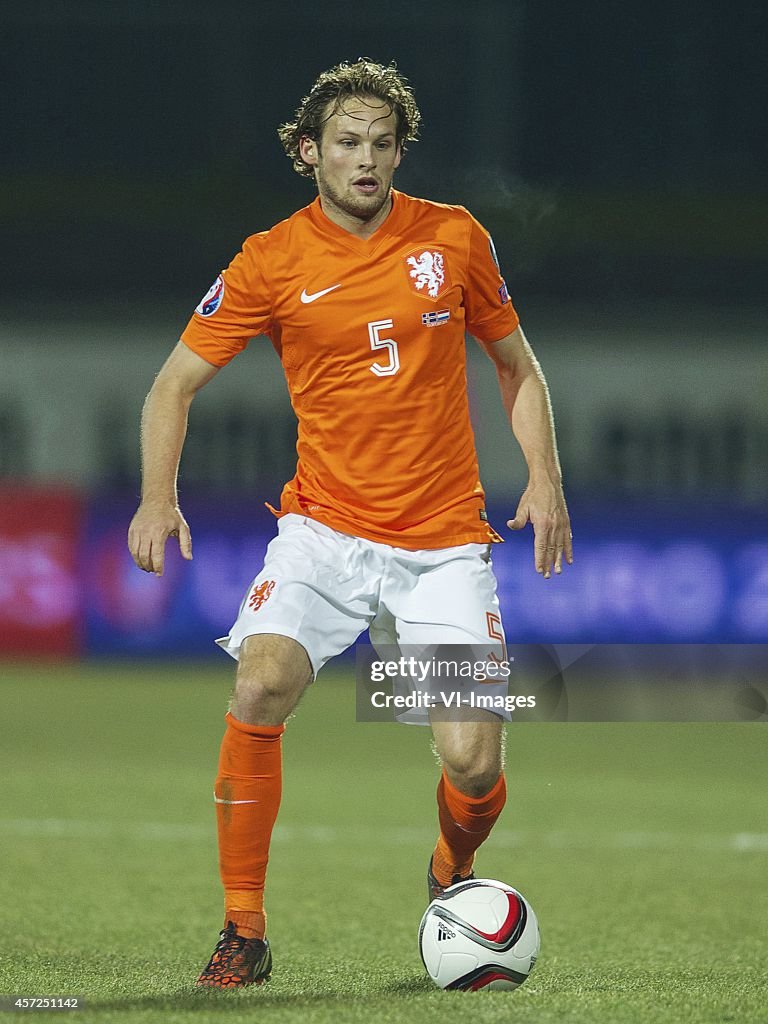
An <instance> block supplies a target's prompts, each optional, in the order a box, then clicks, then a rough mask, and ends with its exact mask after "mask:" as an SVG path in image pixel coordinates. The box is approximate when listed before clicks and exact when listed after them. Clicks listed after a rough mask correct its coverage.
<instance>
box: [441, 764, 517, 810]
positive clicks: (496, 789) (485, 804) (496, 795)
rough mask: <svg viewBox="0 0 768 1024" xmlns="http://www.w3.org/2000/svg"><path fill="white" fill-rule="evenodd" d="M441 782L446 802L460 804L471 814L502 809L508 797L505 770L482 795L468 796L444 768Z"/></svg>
mask: <svg viewBox="0 0 768 1024" xmlns="http://www.w3.org/2000/svg"><path fill="white" fill-rule="evenodd" d="M441 782H442V784H443V787H444V790H443V792H444V794H445V799H446V802H447V803H448V804H453V805H454V806H455V805H456V804H458V805H459V806H460V807H462V808H465V809H466V810H467V811H468V812H469V813H470V814H483V813H487V812H489V811H492V810H496V809H497V808H498V810H499V811H500V810H501V808H502V807H503V806H504V803H505V801H506V798H507V782H506V779H505V778H504V772H501V773H500V774H499V777H498V779H497V780H496V782H495V783H494V784H493V786H492V787H491V789H489V790H488V792H487V793H483V795H482V796H467V794H466V793H462V792H461V790H460V789H457V788H456V787H455V786H454V784H453V783H452V782H451V780H450V779H449V778H448V776H447V775H446V774H445V769H443V777H442V779H441Z"/></svg>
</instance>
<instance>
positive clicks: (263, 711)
mask: <svg viewBox="0 0 768 1024" xmlns="http://www.w3.org/2000/svg"><path fill="white" fill-rule="evenodd" d="M311 681H312V670H311V667H310V664H309V659H308V658H307V656H306V652H304V650H303V648H301V647H300V645H299V644H297V643H296V642H295V641H293V640H289V639H288V638H287V637H271V636H270V637H248V638H247V640H246V641H245V642H244V644H243V648H242V650H241V654H240V661H239V663H238V670H237V677H236V679H235V693H234V697H233V700H232V710H233V713H234V714H235V717H241V718H242V720H243V721H251V722H254V723H256V722H259V721H261V720H264V721H267V720H269V719H273V718H276V717H277V718H284V717H287V716H288V715H289V714H290V713H291V711H292V710H293V708H294V706H295V704H296V702H297V701H298V699H299V698H300V697H301V694H302V693H303V691H304V689H305V688H306V687H307V686H308V684H309V683H310V682H311ZM236 709H238V710H239V711H240V714H237V713H236Z"/></svg>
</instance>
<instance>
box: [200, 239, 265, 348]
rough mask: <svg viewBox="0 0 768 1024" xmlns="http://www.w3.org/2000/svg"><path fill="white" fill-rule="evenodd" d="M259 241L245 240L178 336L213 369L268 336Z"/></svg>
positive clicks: (263, 276) (263, 275)
mask: <svg viewBox="0 0 768 1024" xmlns="http://www.w3.org/2000/svg"><path fill="white" fill-rule="evenodd" d="M259 237H260V236H259V235H252V236H251V237H250V238H247V239H246V241H245V244H244V245H243V248H242V249H241V251H240V252H239V253H238V254H237V256H235V258H234V259H233V260H232V262H231V263H230V264H229V266H228V267H227V269H226V270H224V271H222V273H221V274H219V276H218V277H217V278H216V280H215V281H214V282H213V284H212V285H211V287H210V288H209V289H208V291H207V292H206V294H205V295H204V296H203V298H202V299H201V300H200V304H199V305H198V306H197V307H196V308H195V312H194V313H193V314H192V319H191V320H190V321H189V323H188V324H187V326H186V327H185V329H184V331H183V333H182V335H181V340H182V341H183V342H184V344H185V345H187V346H188V347H189V348H191V349H192V351H193V352H196V353H197V354H198V355H199V356H201V357H202V358H203V359H205V360H206V362H208V363H212V364H213V365H214V366H225V365H226V364H227V363H228V362H229V361H230V359H233V358H234V357H235V356H236V355H237V354H238V352H242V351H243V349H244V348H245V347H246V345H247V344H248V342H249V341H250V340H251V338H255V337H256V336H257V335H259V334H268V333H269V330H270V327H271V319H272V301H271V298H270V289H269V283H268V281H267V279H266V276H265V274H264V271H263V269H262V266H261V260H260V258H259V256H260V254H259V251H258V250H259V242H258V240H259Z"/></svg>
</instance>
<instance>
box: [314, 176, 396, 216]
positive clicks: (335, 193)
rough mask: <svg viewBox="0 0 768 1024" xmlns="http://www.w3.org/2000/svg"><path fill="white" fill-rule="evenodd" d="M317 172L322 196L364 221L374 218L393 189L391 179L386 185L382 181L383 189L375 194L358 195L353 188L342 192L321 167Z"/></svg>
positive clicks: (318, 185) (348, 214)
mask: <svg viewBox="0 0 768 1024" xmlns="http://www.w3.org/2000/svg"><path fill="white" fill-rule="evenodd" d="M316 172H317V177H316V180H317V191H318V192H319V193H320V196H321V198H323V199H326V200H328V201H330V202H331V203H333V205H334V206H335V207H336V208H337V209H339V210H341V211H342V213H346V214H347V216H349V217H356V218H357V219H358V220H362V221H368V220H373V218H374V217H375V216H376V214H377V213H379V211H380V210H381V208H382V207H383V206H384V204H385V203H386V202H387V200H388V199H389V194H390V192H391V190H392V182H391V181H390V183H389V185H386V186H385V185H384V182H382V187H381V190H380V191H379V192H377V193H376V195H373V196H364V195H357V194H355V193H354V192H352V191H351V189H350V190H349V191H348V192H345V193H342V192H339V190H338V189H337V188H335V187H334V186H333V185H331V184H330V182H329V181H328V180H327V179H326V177H325V175H324V174H323V172H322V170H321V168H320V167H317V168H316Z"/></svg>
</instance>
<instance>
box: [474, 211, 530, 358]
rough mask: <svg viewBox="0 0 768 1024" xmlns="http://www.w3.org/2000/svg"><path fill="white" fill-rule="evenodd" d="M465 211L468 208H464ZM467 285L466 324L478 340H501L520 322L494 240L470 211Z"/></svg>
mask: <svg viewBox="0 0 768 1024" xmlns="http://www.w3.org/2000/svg"><path fill="white" fill-rule="evenodd" d="M465 212H467V211H465ZM467 216H468V217H469V221H470V227H469V245H468V248H469V252H468V261H467V285H466V288H465V291H464V309H465V312H466V321H465V322H466V326H467V330H468V331H469V332H470V334H472V335H474V337H476V338H477V339H478V341H485V342H491V341H500V340H501V339H502V338H506V336H507V335H508V334H511V333H512V332H513V331H514V330H515V328H516V327H517V326H518V324H519V323H520V320H519V318H518V315H517V313H516V312H515V308H514V306H513V305H512V302H511V301H510V298H509V293H508V292H507V285H506V283H505V281H504V278H503V277H502V276H501V271H500V270H499V264H498V260H497V258H496V250H495V248H494V246H493V240H492V239H491V236H490V235H489V234H488V232H487V231H486V230H485V228H484V227H483V226H482V224H480V223H479V222H478V221H476V220H475V218H474V217H473V216H472V214H471V213H468V212H467Z"/></svg>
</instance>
